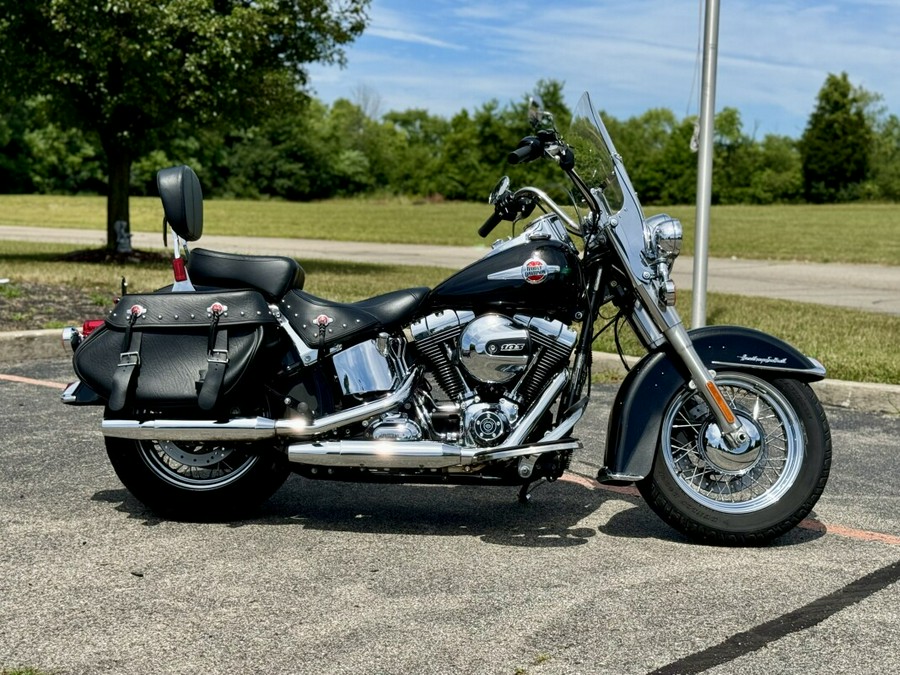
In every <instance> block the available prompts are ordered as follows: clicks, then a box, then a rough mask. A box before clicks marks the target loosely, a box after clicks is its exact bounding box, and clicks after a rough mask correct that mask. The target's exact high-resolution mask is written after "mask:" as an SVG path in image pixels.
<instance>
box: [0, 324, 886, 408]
mask: <svg viewBox="0 0 900 675" xmlns="http://www.w3.org/2000/svg"><path fill="white" fill-rule="evenodd" d="M61 334H62V330H61V329H59V328H49V329H47V330H26V331H11V332H0V368H8V367H10V366H18V365H20V364H22V363H24V362H28V361H39V360H45V359H56V358H59V359H62V358H65V357H68V356H69V354H68V353H67V350H66V348H65V347H64V346H63V344H62V340H61V337H60V336H61ZM626 358H627V359H628V361H629V364H631V363H634V362H636V361H637V359H636V358H634V357H626ZM594 373H595V374H597V373H603V374H609V375H617V376H624V375H625V369H624V367H623V366H622V362H621V361H620V360H619V357H618V356H617V355H616V354H606V353H602V352H594ZM812 388H813V390H814V391H815V392H816V395H817V396H818V397H819V400H820V401H822V403H823V404H824V405H828V406H835V407H837V408H847V409H849V410H858V411H861V412H871V413H882V414H884V413H887V414H893V415H898V414H900V385H896V384H877V383H872V382H848V381H846V380H831V379H826V380H822V381H821V382H814V383H813V384H812Z"/></svg>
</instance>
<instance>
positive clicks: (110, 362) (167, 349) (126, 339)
mask: <svg viewBox="0 0 900 675" xmlns="http://www.w3.org/2000/svg"><path fill="white" fill-rule="evenodd" d="M276 322H277V319H276V318H275V316H273V315H272V313H271V311H270V310H269V306H268V304H267V303H266V301H265V299H264V298H263V297H262V295H260V294H259V293H258V292H256V291H253V290H243V291H214V292H194V293H170V292H165V293H162V292H161V293H147V294H135V295H126V296H124V297H123V298H122V299H121V300H120V301H119V302H118V304H117V305H116V306H115V307H114V308H113V309H112V311H111V312H110V313H109V315H108V316H107V317H106V322H105V324H104V326H102V327H101V328H99V329H97V330H96V331H94V332H93V333H92V334H91V335H90V336H89V337H88V338H87V339H86V340H85V341H84V342H83V343H82V344H81V345H80V346H79V347H78V349H77V351H76V352H75V357H74V367H75V372H76V373H77V374H78V377H79V378H80V379H81V380H82V381H83V382H85V383H86V384H87V385H88V386H90V387H91V389H93V390H94V391H96V392H97V393H99V394H101V395H102V396H103V397H104V398H107V399H108V400H109V407H110V408H111V409H112V410H122V409H123V408H125V407H126V406H131V407H135V406H139V407H172V406H188V407H196V406H199V407H200V408H202V409H204V410H211V409H212V408H214V407H215V406H216V404H217V403H219V402H221V401H222V400H223V398H225V397H226V396H227V395H228V394H229V392H231V391H233V390H234V389H235V387H237V386H238V385H239V384H240V383H241V381H242V379H243V380H246V375H247V374H248V368H249V366H250V365H251V364H252V363H253V360H254V357H255V356H256V353H257V351H258V349H259V347H260V344H261V343H262V341H263V331H264V326H265V324H272V323H276Z"/></svg>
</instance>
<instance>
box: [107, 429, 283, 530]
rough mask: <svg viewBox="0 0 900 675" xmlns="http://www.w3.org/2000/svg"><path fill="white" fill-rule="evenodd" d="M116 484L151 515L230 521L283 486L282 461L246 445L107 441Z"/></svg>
mask: <svg viewBox="0 0 900 675" xmlns="http://www.w3.org/2000/svg"><path fill="white" fill-rule="evenodd" d="M106 452H107V454H108V455H109V460H110V462H111V463H112V466H113V469H115V472H116V475H118V477H119V480H121V481H122V483H123V484H124V485H125V487H126V488H128V490H129V492H131V493H132V494H133V495H134V496H135V497H137V498H138V499H139V500H140V501H141V502H143V503H144V504H145V505H147V506H148V507H150V508H151V509H152V510H153V511H155V512H156V513H158V514H159V515H162V516H164V517H167V518H175V519H178V520H206V521H208V520H231V519H234V518H238V517H241V516H244V515H247V514H249V513H251V512H252V511H253V509H255V508H256V507H257V506H259V504H261V503H262V502H263V501H265V500H266V499H268V498H269V497H270V496H272V494H273V493H274V492H275V491H276V490H277V489H278V488H279V487H280V486H281V484H282V483H284V481H285V479H286V478H287V477H288V474H289V473H290V469H289V467H288V462H287V459H286V457H284V455H283V454H282V453H278V452H276V451H275V450H274V449H272V448H265V447H262V448H261V447H258V446H254V445H253V444H249V443H244V444H241V443H221V442H205V443H199V442H194V441H143V440H142V441H136V440H129V439H124V438H111V437H107V439H106Z"/></svg>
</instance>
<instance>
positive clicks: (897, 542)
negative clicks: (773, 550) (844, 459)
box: [560, 473, 900, 546]
mask: <svg viewBox="0 0 900 675" xmlns="http://www.w3.org/2000/svg"><path fill="white" fill-rule="evenodd" d="M560 480H564V481H566V482H568V483H575V484H576V485H581V486H582V487H586V488H588V489H589V490H604V491H605V492H615V493H616V494H620V495H629V496H633V497H637V496H639V495H640V493H639V492H638V489H637V488H636V487H634V486H633V485H624V486H623V485H601V484H600V483H598V482H597V481H596V480H594V479H593V478H586V477H584V476H579V475H577V474H574V473H566V474H563V476H562V477H561V478H560ZM797 527H802V528H803V529H805V530H813V531H815V532H823V533H825V534H836V535H838V536H841V537H847V538H848V539H856V540H857V541H876V542H879V543H882V544H890V545H891V546H900V537H898V536H896V535H893V534H885V533H883V532H872V531H871V530H857V529H855V528H852V527H844V526H843V525H830V524H828V525H827V524H825V523H823V522H822V521H820V520H816V519H814V518H806V519H805V520H802V521H800V523H799V524H798V525H797Z"/></svg>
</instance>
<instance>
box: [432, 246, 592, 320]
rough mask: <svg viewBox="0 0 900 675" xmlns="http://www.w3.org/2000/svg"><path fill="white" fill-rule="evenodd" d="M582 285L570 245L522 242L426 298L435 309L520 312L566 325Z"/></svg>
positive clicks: (464, 271)
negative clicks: (551, 319)
mask: <svg viewBox="0 0 900 675" xmlns="http://www.w3.org/2000/svg"><path fill="white" fill-rule="evenodd" d="M509 243H513V242H509ZM582 289H583V282H582V274H581V264H580V261H579V259H578V255H577V253H576V251H575V250H574V248H573V247H572V246H571V245H569V244H566V243H563V242H559V241H553V240H550V241H525V242H522V243H521V244H517V245H513V246H505V247H502V248H500V249H497V250H494V251H492V252H491V253H489V254H488V255H486V256H485V257H484V258H482V259H481V260H478V261H476V262H474V263H472V264H471V265H469V266H468V267H466V268H464V269H462V270H460V271H459V272H457V273H456V274H454V275H453V276H452V277H450V278H449V279H447V280H445V281H444V282H442V283H441V284H440V285H438V286H437V287H435V288H434V289H433V290H432V292H431V295H430V297H429V300H430V304H431V306H432V307H434V308H435V309H470V310H473V311H474V312H476V313H479V312H482V311H500V312H503V313H506V314H509V313H512V312H523V313H528V314H540V315H542V316H546V317H549V318H553V319H559V320H560V321H563V322H565V323H571V321H572V319H573V315H574V313H575V312H576V311H577V309H578V308H579V304H578V299H579V296H580V295H581V292H582Z"/></svg>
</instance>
